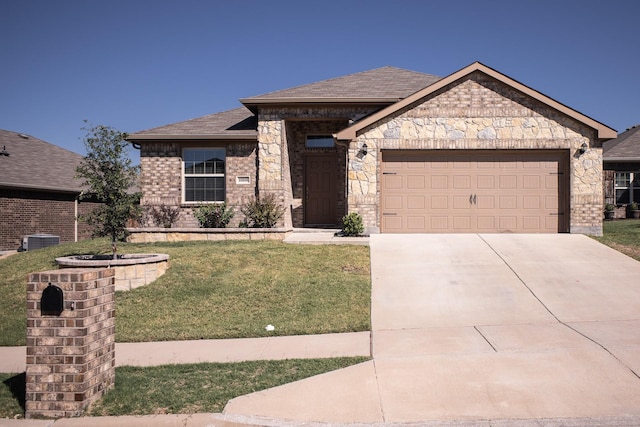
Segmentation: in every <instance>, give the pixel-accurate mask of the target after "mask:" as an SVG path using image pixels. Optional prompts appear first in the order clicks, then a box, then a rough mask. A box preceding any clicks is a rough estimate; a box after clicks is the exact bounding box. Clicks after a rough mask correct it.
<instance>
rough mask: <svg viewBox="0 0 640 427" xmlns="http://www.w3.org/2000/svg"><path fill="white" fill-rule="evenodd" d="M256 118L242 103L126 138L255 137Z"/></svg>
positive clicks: (132, 139) (136, 139)
mask: <svg viewBox="0 0 640 427" xmlns="http://www.w3.org/2000/svg"><path fill="white" fill-rule="evenodd" d="M257 126H258V122H257V120H256V117H255V116H254V115H253V113H252V112H251V111H249V110H248V109H246V108H245V107H240V108H236V109H234V110H229V111H223V112H221V113H216V114H209V115H207V116H202V117H197V118H195V119H191V120H186V121H183V122H178V123H173V124H170V125H165V126H160V127H157V128H153V129H147V130H143V131H140V132H135V133H132V134H130V135H129V137H128V138H127V140H129V141H139V140H149V139H256V138H257V136H258V132H257V130H256V129H257Z"/></svg>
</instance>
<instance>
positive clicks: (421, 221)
mask: <svg viewBox="0 0 640 427" xmlns="http://www.w3.org/2000/svg"><path fill="white" fill-rule="evenodd" d="M425 225H426V224H425V217H424V216H408V217H407V229H408V230H410V231H411V232H414V233H419V232H420V231H422V230H424V228H425Z"/></svg>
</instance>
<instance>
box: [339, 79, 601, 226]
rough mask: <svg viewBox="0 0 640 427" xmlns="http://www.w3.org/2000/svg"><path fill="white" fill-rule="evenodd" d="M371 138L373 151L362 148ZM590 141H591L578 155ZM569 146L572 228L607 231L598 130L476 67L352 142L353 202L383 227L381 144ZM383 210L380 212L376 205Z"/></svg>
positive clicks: (417, 146) (398, 146)
mask: <svg viewBox="0 0 640 427" xmlns="http://www.w3.org/2000/svg"><path fill="white" fill-rule="evenodd" d="M364 143H366V144H367V146H368V148H369V153H370V154H368V155H367V156H365V157H364V158H362V159H358V158H357V152H358V149H359V147H361V146H362V144H364ZM582 143H586V144H587V145H588V146H589V149H588V151H587V152H586V153H585V154H582V155H578V150H579V147H580V146H581V144H582ZM383 149H436V150H437V149H461V150H474V149H505V150H519V149H562V150H567V152H568V153H569V158H570V179H569V181H570V184H569V185H570V194H571V196H570V204H571V218H570V230H571V232H581V233H582V232H584V233H588V234H599V233H602V204H603V203H602V202H603V201H602V148H601V144H600V143H599V141H598V140H597V139H596V136H595V131H594V130H593V129H591V128H589V127H587V126H585V125H583V124H581V123H579V122H577V121H576V120H574V119H571V118H569V117H567V116H565V115H563V114H560V113H559V112H557V111H555V110H552V109H550V108H548V107H546V106H545V105H544V104H542V103H541V102H539V101H537V100H535V99H533V98H530V97H527V96H525V95H523V94H521V93H520V92H518V91H516V90H514V89H512V88H510V87H508V86H507V85H505V84H503V83H501V82H499V81H497V80H495V79H493V78H491V77H489V76H486V75H484V74H482V73H479V72H475V73H472V74H470V75H469V76H467V77H466V78H463V79H462V80H460V81H457V82H455V83H452V84H451V85H448V86H447V87H445V88H442V89H441V90H439V91H437V92H435V93H433V94H431V95H429V96H428V97H426V98H425V99H423V100H421V101H420V102H417V103H416V104H414V105H411V106H408V107H407V108H405V109H404V110H402V111H399V112H398V113H397V114H395V115H394V116H392V117H387V118H385V119H384V120H381V121H379V122H377V123H374V124H372V125H371V126H369V127H368V128H367V129H364V130H363V131H362V132H361V133H360V134H359V136H358V138H357V141H355V142H353V143H352V144H351V147H350V149H349V168H350V169H349V210H350V211H356V212H360V213H361V214H362V215H363V217H364V220H365V225H366V226H369V227H379V224H380V217H379V216H380V213H379V211H378V206H379V203H380V201H379V193H380V188H379V182H378V177H379V176H380V170H379V168H380V163H379V161H378V160H379V156H380V150H383ZM374 211H375V213H374Z"/></svg>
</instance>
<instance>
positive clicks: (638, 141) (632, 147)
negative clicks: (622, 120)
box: [602, 125, 640, 162]
mask: <svg viewBox="0 0 640 427" xmlns="http://www.w3.org/2000/svg"><path fill="white" fill-rule="evenodd" d="M602 156H603V157H604V160H605V161H634V162H637V161H640V125H637V126H633V127H631V128H629V129H627V130H626V131H624V132H622V133H621V134H620V135H618V137H617V138H616V139H612V140H609V141H606V142H605V143H604V144H603V145H602Z"/></svg>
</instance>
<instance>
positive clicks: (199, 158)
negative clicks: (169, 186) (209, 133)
mask: <svg viewBox="0 0 640 427" xmlns="http://www.w3.org/2000/svg"><path fill="white" fill-rule="evenodd" d="M225 160H226V153H225V150H224V148H185V149H184V150H183V151H182V165H183V168H182V170H183V178H182V180H183V181H182V193H183V200H184V201H185V202H224V200H225Z"/></svg>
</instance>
